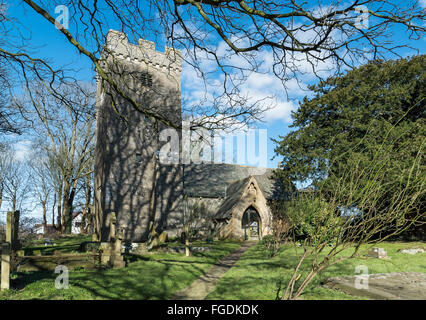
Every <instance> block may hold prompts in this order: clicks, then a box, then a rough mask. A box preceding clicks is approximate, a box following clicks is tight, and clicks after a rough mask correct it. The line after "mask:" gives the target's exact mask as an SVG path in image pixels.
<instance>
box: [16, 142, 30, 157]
mask: <svg viewBox="0 0 426 320" xmlns="http://www.w3.org/2000/svg"><path fill="white" fill-rule="evenodd" d="M31 144H32V142H31V140H22V141H18V142H16V143H15V144H14V146H13V147H14V149H15V158H16V160H18V161H27V160H28V159H29V157H30V155H31Z"/></svg>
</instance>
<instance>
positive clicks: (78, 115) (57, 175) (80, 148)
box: [21, 84, 95, 233]
mask: <svg viewBox="0 0 426 320" xmlns="http://www.w3.org/2000/svg"><path fill="white" fill-rule="evenodd" d="M32 90H33V91H32V92H34V93H36V94H34V95H33V94H30V95H29V99H28V100H29V101H25V102H21V109H22V110H25V114H26V117H28V118H30V119H32V121H33V128H34V130H35V132H37V134H38V135H39V137H40V138H39V141H40V145H41V146H42V147H43V148H44V150H45V153H46V155H47V164H46V166H47V168H48V170H49V174H50V177H51V181H52V184H53V187H54V189H55V192H56V195H57V201H58V220H57V227H58V228H59V229H60V230H61V231H62V232H67V233H69V232H71V222H72V211H73V203H74V199H75V197H76V194H77V192H78V183H79V181H80V180H81V179H84V178H85V176H87V175H91V173H92V172H93V168H92V162H93V161H92V157H93V143H94V122H95V117H94V114H93V110H94V92H93V90H92V87H90V86H86V87H84V86H81V85H79V86H75V85H72V84H69V85H63V86H62V87H61V89H60V92H61V95H62V96H64V97H66V98H65V99H64V100H62V99H58V98H57V97H55V96H52V95H50V94H49V91H46V88H45V87H44V86H43V85H40V86H37V87H35V88H33V89H32ZM46 138H47V140H46Z"/></svg>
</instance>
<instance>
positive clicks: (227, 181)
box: [183, 163, 282, 200]
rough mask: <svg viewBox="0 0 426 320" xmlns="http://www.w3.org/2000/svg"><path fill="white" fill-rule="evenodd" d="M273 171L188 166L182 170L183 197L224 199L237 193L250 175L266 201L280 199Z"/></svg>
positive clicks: (219, 165) (226, 165)
mask: <svg viewBox="0 0 426 320" xmlns="http://www.w3.org/2000/svg"><path fill="white" fill-rule="evenodd" d="M272 172H273V169H269V168H256V167H249V166H241V165H235V164H224V163H221V164H217V163H209V164H189V165H184V167H183V189H184V194H186V195H187V196H189V197H202V198H226V197H228V196H229V195H230V194H233V193H236V191H237V190H239V188H241V186H240V184H244V181H243V180H245V179H246V178H248V177H250V176H253V177H254V178H255V179H256V181H257V183H258V184H259V187H260V189H261V190H262V192H263V194H264V196H265V198H266V199H268V200H269V199H279V198H280V197H281V196H282V194H281V192H280V188H279V184H278V182H277V181H276V180H274V179H272V178H271V176H272Z"/></svg>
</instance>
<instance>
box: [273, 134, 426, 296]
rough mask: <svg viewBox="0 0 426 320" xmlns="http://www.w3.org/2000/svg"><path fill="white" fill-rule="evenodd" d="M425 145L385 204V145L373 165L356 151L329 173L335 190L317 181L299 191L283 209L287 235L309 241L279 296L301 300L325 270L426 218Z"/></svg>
mask: <svg viewBox="0 0 426 320" xmlns="http://www.w3.org/2000/svg"><path fill="white" fill-rule="evenodd" d="M424 147H425V141H424V140H423V143H422V145H421V146H420V148H419V150H417V154H416V155H415V158H414V159H413V162H411V163H409V164H407V165H406V166H405V167H401V168H400V174H399V177H398V179H399V181H400V184H398V186H396V187H394V189H393V194H392V196H391V197H390V199H386V201H387V202H386V203H387V205H386V206H383V203H381V202H382V201H384V200H383V199H384V197H383V195H384V194H386V192H388V189H387V188H388V187H389V183H388V182H387V180H386V174H387V173H388V171H387V168H388V167H389V165H390V163H391V162H392V156H391V153H390V152H388V151H386V150H385V149H386V148H381V149H380V150H377V151H376V153H375V157H374V159H373V161H371V162H368V163H366V162H365V158H364V157H363V156H362V155H361V154H357V153H356V152H353V153H351V157H350V158H351V160H350V162H349V163H345V164H342V165H341V166H340V172H338V174H336V176H334V175H335V174H334V173H331V172H330V176H329V177H328V182H327V183H331V186H332V188H331V189H328V187H327V188H323V187H322V184H321V183H318V184H317V185H316V186H315V188H312V189H311V190H310V191H309V192H299V193H297V196H294V197H293V198H292V199H291V200H290V201H288V202H287V203H286V204H285V205H284V206H283V207H282V208H281V214H282V217H283V218H285V219H287V220H288V221H290V223H291V228H290V229H289V231H288V233H287V236H288V237H289V238H290V239H293V241H294V243H295V244H296V243H297V242H296V235H297V233H299V234H302V235H303V236H304V240H302V241H301V242H302V243H301V244H300V248H299V249H297V250H301V251H302V252H301V255H300V257H299V260H298V263H297V265H296V266H295V268H294V270H293V273H292V276H291V278H290V280H289V282H288V283H287V286H286V288H285V289H284V292H281V288H280V289H279V291H280V292H278V295H277V296H279V297H280V298H281V299H296V298H298V297H299V296H300V295H301V294H302V293H303V291H304V290H305V289H306V287H307V286H308V285H309V284H310V283H311V281H312V280H313V279H314V278H315V277H316V276H317V275H318V274H319V273H320V272H321V271H323V270H325V269H327V268H329V267H330V266H332V265H334V264H337V263H340V262H341V261H344V260H347V259H351V258H355V257H360V256H362V255H364V254H365V253H366V251H367V250H368V249H369V248H371V247H372V246H373V245H377V244H378V243H380V242H383V241H385V240H387V239H389V238H390V237H392V236H395V235H398V234H400V233H401V232H403V231H405V230H407V229H408V228H409V227H411V226H413V225H415V224H416V223H419V222H420V221H421V219H422V218H424V210H423V209H424V208H422V203H423V202H424V199H425V195H426V185H425V184H426V179H425V173H424V166H423V165H422V161H423V160H422V159H423V154H424ZM330 161H339V159H338V158H337V159H332V160H330ZM330 190H332V191H331V194H330ZM297 230H298V232H296V231H297Z"/></svg>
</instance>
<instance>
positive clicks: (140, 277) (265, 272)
mask: <svg viewBox="0 0 426 320" xmlns="http://www.w3.org/2000/svg"><path fill="white" fill-rule="evenodd" d="M82 241H88V239H87V237H74V238H63V239H58V240H56V241H55V242H56V246H54V247H44V246H43V245H42V244H43V242H36V243H33V244H32V245H31V247H29V248H30V249H35V250H59V251H62V252H74V251H76V250H77V249H78V246H79V244H80V243H81V242H82ZM176 245H178V246H182V245H181V244H179V243H169V246H176ZM192 245H193V246H199V245H201V246H211V247H212V250H211V251H206V252H203V253H197V254H195V255H194V256H192V257H185V256H183V255H181V254H173V253H162V252H155V253H150V254H145V255H132V256H127V257H126V259H128V261H129V264H128V267H126V268H122V269H105V270H100V271H90V270H84V269H82V270H73V271H70V273H69V277H70V278H69V289H67V290H58V289H56V288H55V285H54V283H55V278H56V277H57V276H58V274H54V273H53V272H27V273H19V274H16V275H14V276H13V278H14V279H13V280H12V284H13V285H14V286H15V289H12V290H9V291H4V292H0V300H2V299H16V300H19V299H74V300H79V299H80V300H81V299H84V300H86V299H170V298H171V297H173V295H174V293H176V292H177V291H179V290H181V289H183V288H185V287H186V286H188V285H190V284H191V283H192V282H193V281H194V280H195V279H197V278H198V277H199V276H201V275H202V274H203V273H204V272H206V271H207V270H208V269H209V268H210V267H211V266H212V264H213V263H215V262H216V261H218V260H219V259H220V258H222V257H224V256H226V255H227V254H229V253H231V252H232V251H234V250H236V249H237V248H238V247H239V245H240V244H239V243H237V242H232V241H217V242H215V243H214V244H212V245H206V243H205V242H194V243H193V244H192ZM416 246H423V247H425V244H424V243H402V242H394V243H390V242H389V243H383V244H380V245H379V247H383V248H384V249H385V250H386V251H387V253H388V256H390V257H391V258H392V259H391V260H382V259H380V260H379V259H375V258H358V259H351V260H347V261H344V262H341V263H339V264H337V265H335V266H332V267H330V268H328V269H327V270H325V271H323V272H322V273H321V274H319V275H318V276H317V277H316V278H315V279H314V281H313V282H312V283H311V284H310V285H309V286H308V288H307V289H306V291H305V292H304V294H303V295H302V296H301V298H302V299H307V300H309V299H363V298H361V297H354V296H349V295H347V294H345V293H343V292H341V291H338V290H331V289H326V288H324V287H322V286H321V285H320V284H321V281H322V280H323V279H325V278H328V277H334V276H340V275H355V267H356V266H358V265H365V266H367V267H368V270H369V273H370V274H372V273H386V272H402V271H414V272H423V273H426V254H416V255H409V254H401V253H399V252H397V251H398V249H401V248H407V247H416ZM301 250H302V249H300V248H297V249H296V248H295V247H293V246H283V247H282V248H281V249H280V251H279V254H278V255H277V256H276V257H274V258H268V253H267V250H266V249H265V247H264V246H263V245H262V244H260V243H259V244H257V245H254V246H253V247H251V248H250V249H249V250H247V251H246V252H245V253H244V254H243V256H242V257H241V258H240V260H239V261H238V262H237V264H236V266H234V267H233V268H232V269H230V270H229V271H228V272H227V273H226V274H225V275H224V277H223V278H222V279H221V280H220V281H219V283H218V285H217V287H216V289H215V290H214V291H213V292H212V293H211V294H210V295H209V296H208V297H207V299H221V300H222V299H230V300H234V299H255V300H270V299H275V298H276V292H277V288H278V286H279V284H280V283H282V286H285V284H286V282H287V281H288V279H289V278H290V276H291V270H292V268H293V267H294V266H295V264H296V262H297V259H298V257H299V256H300V254H301ZM343 254H344V255H347V254H348V252H344V253H343Z"/></svg>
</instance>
